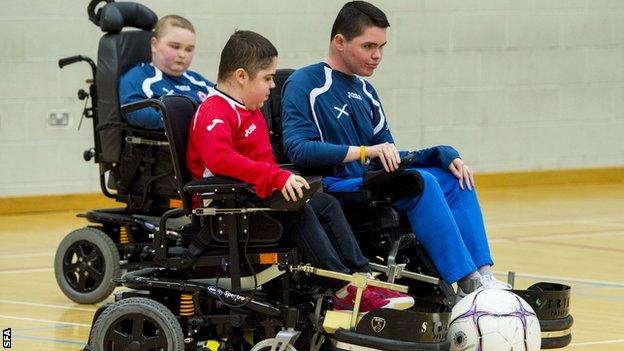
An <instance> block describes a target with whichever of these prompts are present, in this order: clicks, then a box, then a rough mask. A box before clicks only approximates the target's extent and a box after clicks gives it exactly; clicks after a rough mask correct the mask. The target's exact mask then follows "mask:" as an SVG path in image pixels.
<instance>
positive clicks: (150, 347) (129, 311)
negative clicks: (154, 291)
mask: <svg viewBox="0 0 624 351" xmlns="http://www.w3.org/2000/svg"><path fill="white" fill-rule="evenodd" d="M89 346H90V347H91V350H93V351H105V350H137V351H139V350H141V351H157V350H167V351H184V334H183V333H182V327H181V326H180V323H178V321H177V320H176V317H175V316H174V315H173V313H171V311H170V310H169V309H168V308H167V307H165V306H163V305H162V304H161V303H159V302H157V301H154V300H150V299H147V298H144V297H131V298H128V299H124V300H121V301H117V302H115V303H114V304H112V305H110V306H109V307H108V308H107V309H105V310H104V312H102V314H101V315H100V316H99V317H98V319H97V321H95V324H94V325H93V329H92V330H91V339H90V340H89Z"/></svg>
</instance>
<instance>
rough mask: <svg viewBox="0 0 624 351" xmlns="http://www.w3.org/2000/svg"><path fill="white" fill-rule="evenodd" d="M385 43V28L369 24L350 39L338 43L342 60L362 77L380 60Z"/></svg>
mask: <svg viewBox="0 0 624 351" xmlns="http://www.w3.org/2000/svg"><path fill="white" fill-rule="evenodd" d="M385 45H386V28H380V27H375V26H371V27H368V28H366V29H364V31H363V32H362V34H360V35H359V36H357V37H355V38H353V39H351V40H350V41H346V40H343V41H342V43H338V50H339V51H340V54H341V58H342V61H343V63H344V65H345V67H346V68H347V69H348V70H350V71H351V72H344V73H347V74H349V73H350V74H355V75H358V76H362V77H370V76H372V75H373V72H374V71H375V69H376V68H377V66H378V65H379V63H380V62H381V57H382V56H383V49H384V46H385Z"/></svg>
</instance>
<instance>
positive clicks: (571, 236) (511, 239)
mask: <svg viewBox="0 0 624 351" xmlns="http://www.w3.org/2000/svg"><path fill="white" fill-rule="evenodd" d="M621 235H624V228H623V229H622V231H621V232H594V233H574V234H565V233H561V234H550V235H540V236H537V235H533V236H521V237H518V236H513V237H507V238H506V237H500V238H492V239H489V240H488V241H489V242H490V243H496V242H515V241H523V240H551V239H576V238H594V237H596V238H597V237H607V236H621Z"/></svg>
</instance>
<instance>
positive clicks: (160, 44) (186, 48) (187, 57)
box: [151, 25, 195, 77]
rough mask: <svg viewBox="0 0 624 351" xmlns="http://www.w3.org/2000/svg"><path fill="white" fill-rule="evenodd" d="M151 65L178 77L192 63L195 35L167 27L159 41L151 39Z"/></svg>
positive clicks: (187, 31)
mask: <svg viewBox="0 0 624 351" xmlns="http://www.w3.org/2000/svg"><path fill="white" fill-rule="evenodd" d="M151 45H152V63H153V64H154V66H156V67H157V68H158V69H160V70H161V71H163V72H164V73H165V74H167V75H170V76H174V77H179V76H181V75H182V73H184V71H186V70H187V69H188V68H189V66H190V65H191V61H193V53H194V52H195V33H193V32H191V31H190V30H188V29H183V28H180V27H174V26H171V25H169V26H167V28H166V29H165V31H164V34H163V36H162V37H161V38H160V39H156V38H152V40H151Z"/></svg>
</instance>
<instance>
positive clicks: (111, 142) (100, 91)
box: [89, 1, 158, 170]
mask: <svg viewBox="0 0 624 351" xmlns="http://www.w3.org/2000/svg"><path fill="white" fill-rule="evenodd" d="M94 2H95V3H97V1H94ZM94 2H92V4H93V3H94ZM89 15H90V19H91V21H92V22H94V23H96V24H97V25H98V26H99V27H100V28H101V29H102V31H104V32H106V34H105V35H104V36H103V37H102V38H101V39H100V43H99V47H98V59H97V71H96V76H95V86H96V89H97V95H98V96H97V114H96V116H97V117H96V118H95V119H94V123H96V131H97V132H96V138H98V139H99V140H98V141H99V145H100V150H97V145H98V141H96V152H98V154H99V160H100V162H101V163H103V166H104V170H107V169H110V168H111V167H112V163H114V162H119V159H120V155H121V149H122V145H123V129H122V128H123V118H122V114H121V110H120V105H119V92H118V87H119V77H120V76H121V74H123V73H125V72H126V71H128V70H129V69H130V68H132V67H133V66H135V65H137V64H139V63H141V62H151V60H152V57H151V55H152V54H151V48H150V38H151V37H152V32H151V30H152V29H153V27H154V25H155V24H156V22H157V21H158V17H157V16H156V14H155V13H154V12H152V10H150V9H148V8H147V7H145V6H143V5H141V4H136V3H132V2H119V3H115V2H110V3H107V4H106V5H105V6H104V7H103V8H102V9H100V10H99V11H98V12H97V13H93V11H92V9H91V7H90V11H89ZM124 27H135V28H139V30H126V31H122V29H123V28H124ZM94 100H95V98H94Z"/></svg>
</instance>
